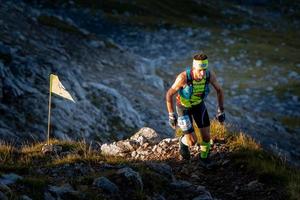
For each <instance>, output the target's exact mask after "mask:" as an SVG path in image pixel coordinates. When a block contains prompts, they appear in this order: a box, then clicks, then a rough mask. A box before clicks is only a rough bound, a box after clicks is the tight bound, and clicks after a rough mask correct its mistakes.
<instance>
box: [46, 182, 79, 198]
mask: <svg viewBox="0 0 300 200" xmlns="http://www.w3.org/2000/svg"><path fill="white" fill-rule="evenodd" d="M49 191H50V192H51V193H54V194H56V195H57V196H60V195H63V194H66V193H73V192H75V190H74V189H73V187H72V186H71V185H70V184H68V183H67V184H64V185H62V186H49Z"/></svg>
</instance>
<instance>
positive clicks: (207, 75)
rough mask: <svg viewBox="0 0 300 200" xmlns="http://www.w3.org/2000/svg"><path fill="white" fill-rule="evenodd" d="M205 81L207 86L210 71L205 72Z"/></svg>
mask: <svg viewBox="0 0 300 200" xmlns="http://www.w3.org/2000/svg"><path fill="white" fill-rule="evenodd" d="M205 73H206V80H205V84H209V81H210V71H209V70H206V72H205Z"/></svg>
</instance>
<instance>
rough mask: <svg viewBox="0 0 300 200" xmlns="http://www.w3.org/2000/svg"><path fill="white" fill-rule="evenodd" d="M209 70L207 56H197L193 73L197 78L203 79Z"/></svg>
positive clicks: (194, 59) (194, 60)
mask: <svg viewBox="0 0 300 200" xmlns="http://www.w3.org/2000/svg"><path fill="white" fill-rule="evenodd" d="M207 68H208V59H207V55H205V54H196V55H195V56H194V58H193V71H194V74H195V75H196V77H199V78H201V77H203V76H204V74H205V70H206V69H207Z"/></svg>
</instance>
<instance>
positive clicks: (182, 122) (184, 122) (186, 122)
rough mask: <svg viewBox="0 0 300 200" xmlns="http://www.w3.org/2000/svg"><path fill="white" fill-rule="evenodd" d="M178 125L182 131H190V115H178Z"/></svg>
mask: <svg viewBox="0 0 300 200" xmlns="http://www.w3.org/2000/svg"><path fill="white" fill-rule="evenodd" d="M178 126H179V127H180V128H181V130H182V131H188V130H189V129H191V128H192V123H191V120H190V118H189V116H188V115H184V116H180V117H178Z"/></svg>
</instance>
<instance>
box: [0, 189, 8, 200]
mask: <svg viewBox="0 0 300 200" xmlns="http://www.w3.org/2000/svg"><path fill="white" fill-rule="evenodd" d="M0 199H1V200H8V198H7V196H6V195H5V194H4V193H3V192H1V191H0Z"/></svg>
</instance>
